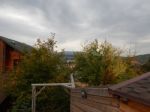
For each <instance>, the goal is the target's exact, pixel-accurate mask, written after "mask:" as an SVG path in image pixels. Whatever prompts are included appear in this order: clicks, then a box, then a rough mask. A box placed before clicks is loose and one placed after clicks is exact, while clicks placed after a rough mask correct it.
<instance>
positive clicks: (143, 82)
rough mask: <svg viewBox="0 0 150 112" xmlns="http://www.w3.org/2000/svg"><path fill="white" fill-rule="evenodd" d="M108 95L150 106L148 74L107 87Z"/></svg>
mask: <svg viewBox="0 0 150 112" xmlns="http://www.w3.org/2000/svg"><path fill="white" fill-rule="evenodd" d="M109 91H110V93H112V94H114V95H117V96H120V97H123V98H127V99H129V100H132V101H136V102H139V103H143V104H145V105H148V106H150V72H148V73H145V74H143V75H141V76H138V77H136V78H133V79H130V80H127V81H125V82H122V83H119V84H116V85H114V86H111V87H109Z"/></svg>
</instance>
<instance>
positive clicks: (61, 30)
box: [0, 0, 150, 55]
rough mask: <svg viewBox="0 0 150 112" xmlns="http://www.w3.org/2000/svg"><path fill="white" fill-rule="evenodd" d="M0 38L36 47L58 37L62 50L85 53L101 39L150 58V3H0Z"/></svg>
mask: <svg viewBox="0 0 150 112" xmlns="http://www.w3.org/2000/svg"><path fill="white" fill-rule="evenodd" d="M0 1H1V4H0V35H1V36H4V37H7V38H10V39H13V40H16V41H20V42H23V43H26V44H29V45H32V46H33V45H34V44H35V42H36V40H37V39H38V38H40V39H42V40H45V39H46V38H48V37H49V36H50V34H51V32H53V33H55V34H56V36H55V40H56V41H57V46H58V50H61V49H65V51H81V50H82V45H83V44H85V43H88V42H91V41H93V40H94V39H98V40H99V41H100V42H102V41H104V40H107V41H108V42H110V43H112V45H113V46H115V47H119V48H121V49H128V48H130V49H132V50H135V51H136V53H137V55H143V54H150V52H149V50H150V46H149V44H150V37H149V36H150V32H149V29H150V21H149V18H150V1H146V0H142V1H140V0H135V1H130V0H116V1H110V0H95V1H94V2H93V1H90V0H82V1H81V0H63V1H62V0H45V2H42V0H37V1H36V2H35V1H34V0H31V1H26V0H19V1H18V0H13V1H12V0H7V1H4V0H0Z"/></svg>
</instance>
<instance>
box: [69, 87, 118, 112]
mask: <svg viewBox="0 0 150 112" xmlns="http://www.w3.org/2000/svg"><path fill="white" fill-rule="evenodd" d="M81 90H82V89H72V90H71V105H70V108H71V109H70V110H71V112H119V100H117V99H114V98H113V97H112V96H111V95H109V93H108V89H105V88H102V89H101V88H86V89H84V90H85V91H86V93H87V98H82V96H81Z"/></svg>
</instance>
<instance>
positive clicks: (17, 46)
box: [0, 36, 33, 53]
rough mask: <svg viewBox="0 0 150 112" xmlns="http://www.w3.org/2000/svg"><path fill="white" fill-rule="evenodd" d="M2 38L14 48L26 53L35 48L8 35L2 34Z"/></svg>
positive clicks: (0, 37) (0, 38)
mask: <svg viewBox="0 0 150 112" xmlns="http://www.w3.org/2000/svg"><path fill="white" fill-rule="evenodd" d="M0 40H2V41H4V42H5V43H6V44H8V45H9V46H10V47H12V48H14V49H15V50H17V51H19V52H21V53H24V52H26V51H31V50H32V49H33V47H31V46H30V45H27V44H25V43H21V42H18V41H15V40H12V39H8V38H6V37H2V36H0Z"/></svg>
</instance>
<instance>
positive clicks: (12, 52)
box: [0, 36, 32, 72]
mask: <svg viewBox="0 0 150 112" xmlns="http://www.w3.org/2000/svg"><path fill="white" fill-rule="evenodd" d="M31 49H32V47H31V46H29V45H27V44H25V43H21V42H18V41H15V40H12V39H8V38H5V37H2V36H0V72H6V71H11V70H13V68H14V67H15V66H16V65H17V64H18V63H19V61H20V60H21V57H22V55H23V53H25V52H27V51H31Z"/></svg>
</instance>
